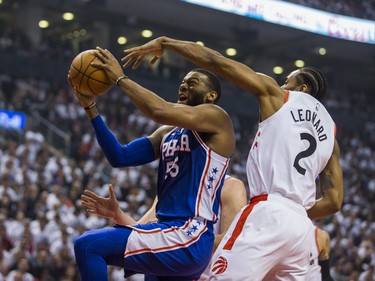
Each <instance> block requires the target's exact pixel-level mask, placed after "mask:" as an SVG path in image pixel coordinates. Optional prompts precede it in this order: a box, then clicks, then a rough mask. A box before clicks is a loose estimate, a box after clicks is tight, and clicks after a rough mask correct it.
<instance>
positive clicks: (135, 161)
mask: <svg viewBox="0 0 375 281" xmlns="http://www.w3.org/2000/svg"><path fill="white" fill-rule="evenodd" d="M91 124H92V126H93V128H94V131H95V135H96V139H97V141H98V143H99V146H100V148H101V149H102V151H103V153H104V155H105V156H106V158H107V160H108V162H109V163H110V164H111V166H112V167H129V166H138V165H143V164H146V163H149V162H152V161H154V160H155V155H154V149H153V146H152V143H151V142H150V140H149V139H148V138H146V137H143V138H139V139H136V140H133V141H132V142H130V143H128V144H126V145H122V144H120V143H119V141H118V140H117V139H116V137H115V136H114V135H113V134H112V132H111V131H110V130H109V129H108V127H107V126H106V125H105V123H104V121H103V119H102V118H101V116H97V117H96V118H94V119H92V120H91Z"/></svg>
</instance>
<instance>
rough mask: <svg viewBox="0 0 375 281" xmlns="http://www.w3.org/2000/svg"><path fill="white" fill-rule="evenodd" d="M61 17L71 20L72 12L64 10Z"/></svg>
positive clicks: (72, 17)
mask: <svg viewBox="0 0 375 281" xmlns="http://www.w3.org/2000/svg"><path fill="white" fill-rule="evenodd" d="M62 17H63V19H64V20H73V19H74V14H73V13H70V12H66V13H64V14H63V16H62Z"/></svg>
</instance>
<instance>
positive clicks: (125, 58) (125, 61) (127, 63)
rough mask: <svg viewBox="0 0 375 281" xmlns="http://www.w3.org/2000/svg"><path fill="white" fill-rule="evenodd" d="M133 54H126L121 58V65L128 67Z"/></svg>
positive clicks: (132, 60)
mask: <svg viewBox="0 0 375 281" xmlns="http://www.w3.org/2000/svg"><path fill="white" fill-rule="evenodd" d="M134 60H135V59H134V56H133V55H131V54H130V55H127V56H126V57H124V58H122V59H121V61H122V62H124V65H123V67H128V66H130V65H132V64H133V63H134Z"/></svg>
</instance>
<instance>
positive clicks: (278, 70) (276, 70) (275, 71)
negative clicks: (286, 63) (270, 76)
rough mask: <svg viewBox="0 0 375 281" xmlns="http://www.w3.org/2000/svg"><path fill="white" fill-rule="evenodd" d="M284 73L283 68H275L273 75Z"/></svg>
mask: <svg viewBox="0 0 375 281" xmlns="http://www.w3.org/2000/svg"><path fill="white" fill-rule="evenodd" d="M283 72H284V69H283V68H282V67H281V66H275V67H274V68H273V73H275V74H277V75H280V74H282V73H283Z"/></svg>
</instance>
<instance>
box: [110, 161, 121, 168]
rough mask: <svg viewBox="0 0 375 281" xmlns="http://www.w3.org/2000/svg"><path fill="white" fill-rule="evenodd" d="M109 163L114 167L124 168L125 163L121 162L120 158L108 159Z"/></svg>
mask: <svg viewBox="0 0 375 281" xmlns="http://www.w3.org/2000/svg"><path fill="white" fill-rule="evenodd" d="M108 162H109V164H110V165H111V166H112V168H122V167H123V165H122V163H121V162H120V159H108Z"/></svg>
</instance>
